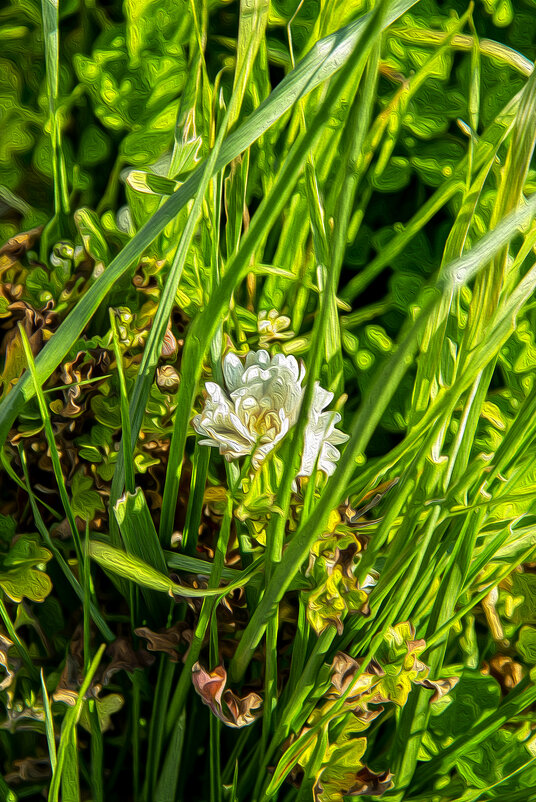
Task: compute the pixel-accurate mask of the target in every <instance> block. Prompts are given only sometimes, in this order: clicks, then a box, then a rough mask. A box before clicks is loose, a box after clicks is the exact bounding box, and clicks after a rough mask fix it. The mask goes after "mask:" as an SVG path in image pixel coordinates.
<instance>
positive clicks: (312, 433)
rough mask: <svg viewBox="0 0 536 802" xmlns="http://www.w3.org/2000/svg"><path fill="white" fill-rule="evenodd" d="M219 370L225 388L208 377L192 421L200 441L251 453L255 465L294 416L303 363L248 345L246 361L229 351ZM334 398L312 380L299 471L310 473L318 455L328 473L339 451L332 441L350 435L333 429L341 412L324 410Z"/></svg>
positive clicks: (224, 450) (233, 455) (227, 452)
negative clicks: (201, 404)
mask: <svg viewBox="0 0 536 802" xmlns="http://www.w3.org/2000/svg"><path fill="white" fill-rule="evenodd" d="M223 376H224V381H225V387H224V388H222V387H220V386H219V384H216V383H215V382H207V383H206V385H205V387H206V390H207V394H208V397H207V399H206V401H205V406H204V408H203V411H202V412H201V414H200V415H196V416H195V418H194V420H193V426H194V428H195V430H196V431H197V432H198V433H199V434H201V435H203V437H204V439H203V440H200V443H201V444H202V445H207V446H216V447H218V448H219V449H220V454H223V455H224V457H225V459H227V460H228V461H231V460H234V459H239V458H240V457H245V456H247V455H248V454H252V455H253V456H252V464H253V467H254V468H255V469H257V468H258V467H259V466H260V465H261V464H262V462H263V461H264V459H265V458H266V456H267V455H268V454H269V453H270V451H271V450H272V449H273V448H274V447H275V446H276V445H277V443H279V441H280V440H282V438H283V437H284V436H285V435H286V434H287V432H288V431H289V429H290V428H291V427H292V426H294V424H295V423H296V421H297V420H298V415H299V412H300V407H301V404H302V400H303V394H304V388H303V387H302V382H303V379H304V376H305V367H304V366H303V364H301V365H298V362H297V361H296V359H295V358H294V357H293V356H284V355H283V354H275V356H273V357H270V354H269V353H268V352H267V351H264V350H260V351H250V352H249V353H248V354H247V356H246V359H245V364H244V362H242V360H241V359H240V358H239V357H238V356H237V355H236V354H233V353H231V354H227V356H226V357H225V359H224V361H223ZM332 398H333V393H328V392H326V390H323V389H322V388H321V387H320V386H319V385H318V384H317V385H315V394H314V398H313V403H312V405H311V410H310V414H309V421H308V423H307V427H306V430H305V442H304V454H303V459H302V464H301V468H300V472H299V474H298V475H299V476H309V475H310V474H311V473H312V472H313V470H314V468H315V465H316V464H317V458H318V464H317V468H318V469H319V470H322V471H324V472H325V473H327V474H328V475H330V474H332V473H333V471H334V470H335V463H336V461H337V460H338V459H339V457H340V453H339V451H338V450H337V449H336V448H335V444H340V443H344V442H345V441H346V440H347V439H348V438H347V435H345V434H343V433H342V432H340V431H338V430H337V429H335V424H336V423H338V422H339V421H340V418H341V416H340V415H339V413H338V412H322V410H323V409H324V408H325V407H326V405H327V404H329V403H330V401H331V400H332Z"/></svg>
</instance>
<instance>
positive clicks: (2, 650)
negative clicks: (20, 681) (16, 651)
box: [0, 632, 21, 691]
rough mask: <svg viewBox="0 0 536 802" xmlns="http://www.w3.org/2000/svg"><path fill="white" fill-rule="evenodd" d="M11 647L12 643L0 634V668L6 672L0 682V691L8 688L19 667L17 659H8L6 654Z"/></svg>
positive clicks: (19, 663)
mask: <svg viewBox="0 0 536 802" xmlns="http://www.w3.org/2000/svg"><path fill="white" fill-rule="evenodd" d="M12 646H13V642H12V641H10V640H9V638H8V637H6V636H5V635H2V633H1V632H0V666H2V667H3V668H4V670H5V672H6V676H5V677H4V678H3V680H2V681H1V682H0V691H4V690H5V689H6V688H9V686H10V685H11V683H12V682H13V680H14V679H15V675H16V673H17V671H18V670H19V668H20V665H21V662H20V660H19V659H17V658H14V657H8V652H9V650H10V648H11V647H12Z"/></svg>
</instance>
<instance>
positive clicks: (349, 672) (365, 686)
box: [328, 652, 384, 703]
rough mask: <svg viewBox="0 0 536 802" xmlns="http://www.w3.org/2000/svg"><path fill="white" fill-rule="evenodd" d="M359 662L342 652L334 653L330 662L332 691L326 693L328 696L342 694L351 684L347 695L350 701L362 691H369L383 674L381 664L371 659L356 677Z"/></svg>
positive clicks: (359, 665) (360, 694)
mask: <svg viewBox="0 0 536 802" xmlns="http://www.w3.org/2000/svg"><path fill="white" fill-rule="evenodd" d="M361 663H362V661H358V660H354V659H353V658H352V657H349V656H348V655H347V654H344V652H338V653H337V654H336V655H335V657H334V658H333V663H332V664H331V668H332V672H333V673H332V675H331V684H332V685H333V688H334V693H332V694H328V698H331V697H332V696H334V697H337V696H342V695H343V694H344V693H345V692H346V691H347V690H348V688H349V687H350V686H351V687H352V690H351V691H350V694H349V695H348V697H347V701H348V702H349V703H351V702H353V701H356V700H358V699H359V698H360V696H362V694H363V693H366V692H367V691H369V690H370V689H371V687H372V685H373V684H374V682H375V679H376V678H377V677H381V676H383V673H384V672H383V670H382V668H381V666H380V665H379V664H378V663H376V662H375V661H374V660H371V661H370V663H369V664H368V665H367V667H366V668H365V670H364V671H363V672H362V673H361V674H360V675H359V676H358V677H356V674H357V673H358V672H359V669H360V667H361Z"/></svg>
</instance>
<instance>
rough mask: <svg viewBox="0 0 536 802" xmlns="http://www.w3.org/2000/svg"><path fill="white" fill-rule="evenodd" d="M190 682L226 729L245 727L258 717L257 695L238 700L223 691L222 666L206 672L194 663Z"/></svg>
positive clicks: (224, 682) (223, 670) (225, 674)
mask: <svg viewBox="0 0 536 802" xmlns="http://www.w3.org/2000/svg"><path fill="white" fill-rule="evenodd" d="M192 682H193V684H194V688H195V690H196V691H197V693H198V694H199V696H200V697H201V699H202V700H203V702H204V703H205V704H206V705H208V707H210V709H211V710H212V712H213V713H214V715H215V716H217V717H218V718H219V719H220V721H223V723H224V724H226V725H227V726H228V727H235V728H239V727H247V726H248V725H249V724H252V723H253V722H254V721H255V719H256V718H257V717H258V716H259V715H260V710H259V708H260V707H261V705H262V699H261V697H260V696H259V695H258V694H257V693H248V695H247V696H244V697H243V698H240V697H239V696H237V695H236V694H235V693H233V691H231V690H229V689H227V690H225V685H226V683H227V672H226V670H225V668H224V667H223V666H216V668H215V669H214V670H213V671H207V670H206V669H205V668H203V667H202V666H201V665H200V663H195V665H194V666H193V668H192ZM254 711H256V712H254Z"/></svg>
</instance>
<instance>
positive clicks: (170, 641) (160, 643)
mask: <svg viewBox="0 0 536 802" xmlns="http://www.w3.org/2000/svg"><path fill="white" fill-rule="evenodd" d="M134 632H135V634H136V635H138V637H140V638H145V640H146V641H147V648H148V649H149V651H151V652H164V653H165V654H168V655H169V657H170V658H171V661H172V662H173V663H178V661H179V653H178V651H177V648H178V646H180V644H181V643H184V642H185V641H186V642H187V643H189V641H190V638H189V637H188V633H189V634H191V632H190V630H189V629H188V626H187V624H185V623H184V621H179V622H178V623H177V624H173V626H171V627H168V628H167V629H160V630H158V632H154V631H153V630H152V629H149V627H138V628H137V629H135V630H134Z"/></svg>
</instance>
